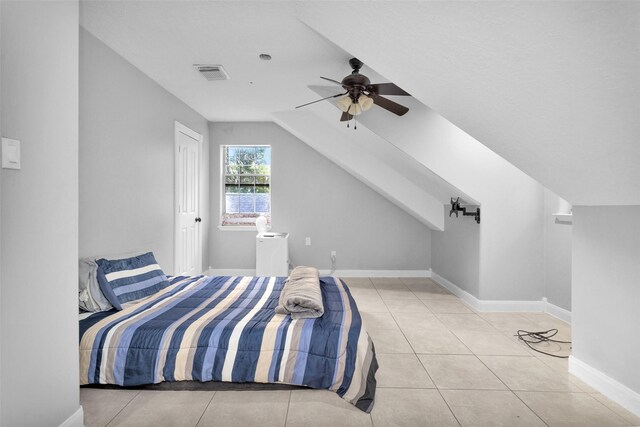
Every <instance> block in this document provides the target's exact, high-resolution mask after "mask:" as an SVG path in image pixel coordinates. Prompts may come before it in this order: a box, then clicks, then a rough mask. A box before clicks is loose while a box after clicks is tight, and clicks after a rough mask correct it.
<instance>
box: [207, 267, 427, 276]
mask: <svg viewBox="0 0 640 427" xmlns="http://www.w3.org/2000/svg"><path fill="white" fill-rule="evenodd" d="M329 273H331V270H320V275H321V276H324V275H328V274H329ZM206 274H207V275H208V276H254V275H255V274H256V270H251V269H241V268H237V269H219V268H212V269H210V270H208V272H207V273H206ZM333 276H337V277H431V270H336V271H334V272H333Z"/></svg>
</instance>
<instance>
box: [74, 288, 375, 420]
mask: <svg viewBox="0 0 640 427" xmlns="http://www.w3.org/2000/svg"><path fill="white" fill-rule="evenodd" d="M283 285H284V278H275V277H227V276H225V277H206V276H200V277H174V278H170V285H169V286H168V287H166V288H164V289H162V290H160V291H159V292H158V293H156V294H155V295H152V296H150V297H148V298H147V299H144V300H142V301H141V302H139V303H134V304H131V305H130V306H127V305H125V307H124V308H123V310H122V311H118V312H115V311H110V312H103V313H96V314H94V315H92V316H90V317H88V318H86V319H84V320H81V321H80V382H81V384H117V385H122V386H132V385H140V384H152V383H159V382H162V381H233V382H258V383H284V384H294V385H301V386H307V387H312V388H324V389H329V390H333V391H335V392H336V393H338V395H340V396H341V397H343V398H344V399H346V400H347V401H349V402H351V403H353V404H354V405H356V406H357V407H358V408H360V409H362V410H364V411H367V412H368V411H370V410H371V408H372V406H373V398H374V394H375V384H376V382H375V371H376V370H377V367H378V364H377V362H376V358H375V352H374V349H373V344H372V342H371V339H370V338H369V336H368V334H367V333H366V331H365V330H364V328H363V326H362V319H361V317H360V313H359V312H358V309H357V308H356V305H355V302H354V301H353V298H352V297H351V294H350V292H349V290H348V288H347V287H346V285H345V284H344V283H343V282H342V281H341V280H340V279H337V278H334V277H323V278H321V288H322V296H323V301H324V306H325V312H324V315H323V316H322V317H319V318H315V319H297V320H292V319H291V317H290V316H288V315H282V314H276V313H275V310H274V309H275V307H276V306H277V305H278V299H279V296H280V292H281V290H282V288H283Z"/></svg>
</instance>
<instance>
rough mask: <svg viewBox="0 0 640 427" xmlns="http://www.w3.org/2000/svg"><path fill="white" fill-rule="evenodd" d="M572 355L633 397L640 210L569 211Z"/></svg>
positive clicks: (637, 381) (638, 383)
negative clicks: (571, 236)
mask: <svg viewBox="0 0 640 427" xmlns="http://www.w3.org/2000/svg"><path fill="white" fill-rule="evenodd" d="M573 214H574V220H573V272H572V276H573V283H572V291H573V295H572V298H573V303H572V305H573V312H572V334H573V351H572V355H573V357H575V358H576V359H578V360H580V361H581V362H584V363H586V364H587V365H589V366H591V367H592V368H594V369H596V370H598V371H600V372H602V373H603V374H605V375H607V376H609V377H610V378H612V379H614V380H616V381H618V382H619V383H621V384H623V385H625V386H626V387H628V388H630V389H631V390H633V391H634V392H635V393H636V396H637V397H636V403H635V404H636V406H635V412H636V413H639V414H640V375H639V374H638V366H640V342H639V341H638V339H637V338H638V327H639V326H640V310H639V309H638V303H640V227H639V226H638V224H640V206H608V207H604V206H595V207H587V206H574V207H573Z"/></svg>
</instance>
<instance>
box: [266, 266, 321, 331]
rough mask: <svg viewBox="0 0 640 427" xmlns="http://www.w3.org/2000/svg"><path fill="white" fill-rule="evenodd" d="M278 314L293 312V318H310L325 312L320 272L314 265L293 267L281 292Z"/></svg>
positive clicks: (277, 308)
mask: <svg viewBox="0 0 640 427" xmlns="http://www.w3.org/2000/svg"><path fill="white" fill-rule="evenodd" d="M276 313H278V314H291V318H292V319H310V318H314V317H320V316H322V315H323V314H324V305H323V303H322V292H321V291H320V274H319V273H318V269H316V268H314V267H304V266H299V267H296V268H294V269H293V271H292V272H291V274H290V275H289V277H288V278H287V281H286V282H285V284H284V287H283V288H282V292H280V299H279V301H278V306H277V307H276Z"/></svg>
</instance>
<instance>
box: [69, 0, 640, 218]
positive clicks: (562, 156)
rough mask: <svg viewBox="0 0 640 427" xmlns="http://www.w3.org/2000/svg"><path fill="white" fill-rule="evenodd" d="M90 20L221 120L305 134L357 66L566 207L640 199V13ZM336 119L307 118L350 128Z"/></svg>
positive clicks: (187, 13)
mask: <svg viewBox="0 0 640 427" xmlns="http://www.w3.org/2000/svg"><path fill="white" fill-rule="evenodd" d="M354 17H355V18H354ZM81 23H82V25H83V27H84V28H86V29H87V30H88V31H89V32H91V33H92V34H94V35H95V36H96V37H98V38H99V39H101V40H102V41H103V42H105V43H106V44H107V45H108V46H110V47H111V48H113V49H114V50H115V51H116V52H118V53H119V54H120V55H122V56H123V57H124V58H125V59H127V60H128V61H130V62H131V63H133V64H134V65H135V66H136V67H138V68H139V69H140V70H142V71H143V72H144V73H146V74H147V75H148V76H149V77H151V78H152V79H153V80H155V81H156V82H158V83H159V84H160V85H162V86H163V87H164V88H166V89H167V90H168V91H170V92H171V93H173V94H174V95H176V96H177V97H178V98H180V99H181V100H182V101H184V102H185V103H186V104H188V105H189V106H191V107H192V108H193V109H195V110H196V111H198V112H199V113H201V114H202V115H203V116H204V117H206V118H207V119H209V120H211V121H218V120H238V121H240V120H242V121H251V120H274V119H275V120H276V121H277V120H280V119H282V117H285V116H286V118H287V120H288V121H290V124H291V125H292V126H293V125H295V121H296V118H295V115H292V114H286V115H285V114H283V112H287V111H291V110H293V107H294V106H296V105H299V104H302V103H305V102H308V101H311V100H313V99H315V98H316V97H317V96H318V95H317V94H316V93H315V92H313V91H312V90H310V89H309V87H308V86H309V85H318V84H323V83H325V82H323V81H322V80H321V79H319V76H326V77H331V78H334V79H337V80H340V79H341V78H342V77H343V76H344V75H346V74H347V73H348V72H349V71H350V70H349V68H348V65H347V60H348V59H349V58H350V57H352V56H356V57H358V58H359V59H361V60H362V61H364V62H365V64H367V65H368V67H367V68H365V69H363V72H365V74H367V75H369V76H370V77H371V76H372V75H375V76H377V79H376V81H384V80H378V79H383V78H382V76H384V77H386V78H387V79H390V80H392V81H394V82H395V83H397V84H398V85H399V86H401V87H402V88H403V89H405V90H407V91H408V92H410V93H411V94H412V95H413V97H414V98H415V99H416V100H417V101H420V102H421V103H423V104H425V105H428V106H429V107H431V108H432V109H433V110H435V111H436V112H437V113H439V114H441V115H442V116H444V117H445V118H447V119H448V120H449V121H451V122H452V123H454V124H455V125H457V126H458V127H460V128H461V129H462V130H464V131H465V132H466V133H468V134H469V135H471V136H472V137H474V138H475V139H477V140H478V141H480V142H481V143H482V144H484V145H486V146H487V147H489V148H490V149H492V150H493V151H495V152H496V153H497V154H499V155H501V156H502V157H504V158H505V159H507V160H508V161H510V162H511V163H513V164H514V165H515V166H517V167H518V168H520V169H521V170H523V171H524V172H525V173H527V174H529V175H530V176H532V177H533V178H535V179H537V180H538V181H540V182H541V183H542V184H544V185H545V186H547V187H549V188H550V189H551V190H553V191H555V192H556V193H558V194H559V195H560V196H562V197H564V198H566V199H567V200H569V201H570V202H572V203H574V204H587V205H600V204H619V205H625V204H640V168H638V167H637V164H638V161H639V160H640V120H639V119H638V118H639V117H640V77H639V76H640V3H633V2H534V1H531V2H529V1H523V2H395V1H381V2H307V1H304V2H241V1H234V2H190V1H176V2H132V1H114V2H108V1H100V2H95V1H83V2H82V4H81ZM260 53H269V54H270V55H272V57H273V59H272V60H271V61H261V60H260V59H259V58H258V55H259V54H260ZM195 63H205V64H206V63H214V64H223V65H224V66H225V68H226V69H227V71H228V72H229V74H230V75H231V80H229V81H222V82H207V81H206V80H204V78H203V77H202V76H201V75H199V73H197V72H196V71H195V70H194V69H193V67H192V65H193V64H195ZM374 70H375V71H374ZM327 108H333V107H330V106H329V107H327V106H326V105H325V106H316V107H312V108H311V109H309V111H310V113H311V114H316V115H317V116H318V119H319V120H323V122H322V123H323V126H332V125H335V126H340V124H339V123H338V122H337V114H336V119H335V122H331V121H328V120H327V117H328V115H329V114H332V113H333V111H332V110H327ZM274 113H277V114H274ZM278 115H279V117H280V118H279V119H278V118H277V116H278ZM381 117H382V119H381V120H399V119H398V118H396V117H395V116H393V115H390V114H389V115H387V116H384V115H383V116H381ZM299 120H300V124H302V122H303V121H305V120H307V121H308V120H309V115H307V114H304V115H300V119H299ZM315 126H316V125H314V127H315ZM311 136H312V135H309V139H310V137H311ZM301 139H303V140H304V139H305V136H304V135H301ZM373 145H374V144H372V146H373ZM372 150H373V151H371V153H372V155H376V156H380V155H382V156H383V160H384V159H385V157H384V155H383V154H380V153H383V152H384V150H387V151H389V150H393V147H384V144H382V145H381V146H379V147H378V149H377V151H376V149H373V148H372ZM376 153H377V154H376ZM396 154H397V153H396ZM388 163H389V167H391V168H392V169H394V170H396V171H397V170H405V171H406V172H405V178H406V179H407V180H408V181H409V182H414V183H415V182H419V180H420V179H422V178H420V177H427V178H425V179H427V182H429V183H430V184H429V185H431V188H432V190H431V191H429V190H427V191H429V192H430V195H431V196H432V197H433V198H434V199H436V200H440V202H442V200H441V199H442V198H443V196H442V195H443V194H445V193H446V194H448V193H450V192H451V187H450V184H449V183H448V182H447V180H446V178H447V176H444V175H446V174H442V173H440V174H439V175H435V174H433V173H432V172H431V171H429V170H425V169H424V167H423V166H422V165H421V164H419V163H417V162H415V161H414V160H413V159H411V158H409V157H408V156H406V155H396V157H394V158H391V157H388ZM405 164H406V165H407V166H406V167H405V166H404V165H405ZM452 173H453V171H452ZM443 178H444V179H443ZM429 180H430V181H429ZM463 190H464V189H463ZM459 193H460V194H462V195H463V196H464V193H463V192H462V191H459ZM439 194H440V195H439ZM480 202H482V201H481V200H480ZM427 222H428V221H427Z"/></svg>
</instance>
